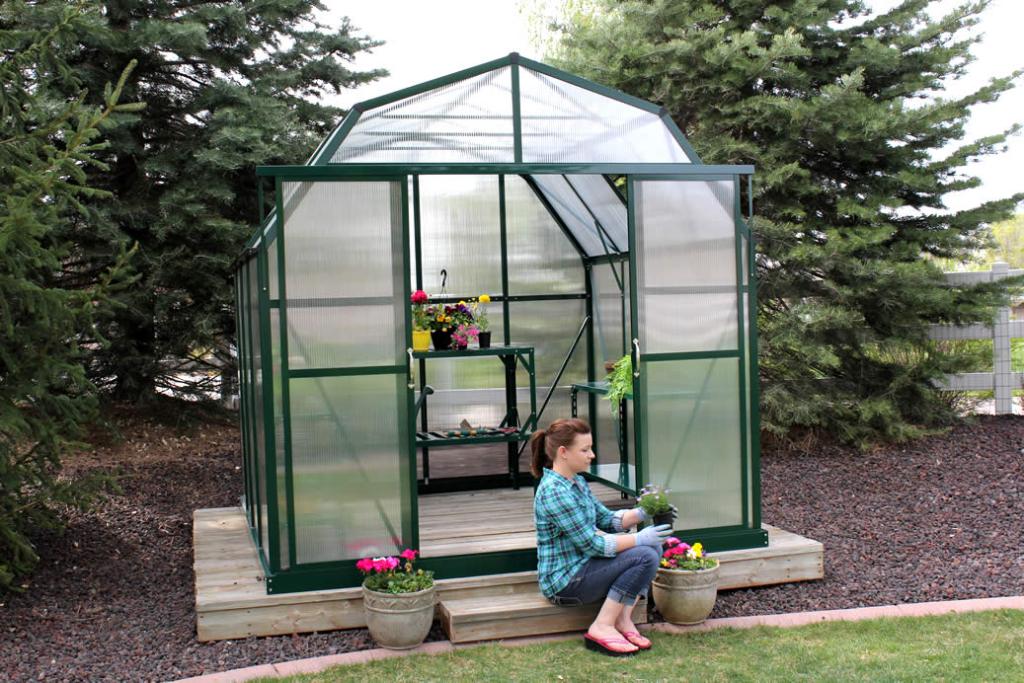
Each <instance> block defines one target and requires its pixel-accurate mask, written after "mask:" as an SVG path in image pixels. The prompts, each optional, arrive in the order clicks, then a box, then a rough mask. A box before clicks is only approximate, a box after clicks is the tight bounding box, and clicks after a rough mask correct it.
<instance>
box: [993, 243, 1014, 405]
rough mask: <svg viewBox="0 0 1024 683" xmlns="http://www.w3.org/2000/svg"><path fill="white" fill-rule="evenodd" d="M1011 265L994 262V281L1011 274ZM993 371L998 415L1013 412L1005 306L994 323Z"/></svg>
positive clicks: (1011, 375) (1007, 307)
mask: <svg viewBox="0 0 1024 683" xmlns="http://www.w3.org/2000/svg"><path fill="white" fill-rule="evenodd" d="M1009 270H1010V266H1009V265H1007V264H1005V263H1002V262H1001V261H997V262H996V263H993V264H992V281H993V282H995V281H996V280H1001V279H1003V278H1005V277H1006V276H1007V275H1008V274H1009ZM992 347H993V353H992V361H993V362H992V366H993V367H992V371H993V374H994V375H995V377H994V379H995V394H996V411H995V412H996V415H1008V414H1011V413H1012V412H1013V390H1014V389H1015V388H1016V387H1014V386H1013V384H1014V382H1013V368H1012V366H1011V362H1010V308H1009V306H1003V307H1002V308H1000V309H999V312H998V313H997V314H996V319H995V321H994V323H993V325H992Z"/></svg>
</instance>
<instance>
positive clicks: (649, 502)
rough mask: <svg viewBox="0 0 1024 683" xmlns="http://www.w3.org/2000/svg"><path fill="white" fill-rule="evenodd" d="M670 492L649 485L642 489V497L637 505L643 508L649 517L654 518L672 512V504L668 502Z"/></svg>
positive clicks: (660, 487) (638, 499)
mask: <svg viewBox="0 0 1024 683" xmlns="http://www.w3.org/2000/svg"><path fill="white" fill-rule="evenodd" d="M668 494H669V490H668V489H667V488H664V487H662V486H656V485H654V484H648V485H647V486H645V487H643V488H642V489H640V497H639V498H637V499H636V500H637V504H639V505H640V507H641V508H643V510H644V512H646V513H647V516H648V517H650V518H652V519H653V518H654V516H655V515H662V514H665V513H666V512H671V511H672V504H671V503H669V502H668Z"/></svg>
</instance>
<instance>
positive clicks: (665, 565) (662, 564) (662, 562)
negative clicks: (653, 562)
mask: <svg viewBox="0 0 1024 683" xmlns="http://www.w3.org/2000/svg"><path fill="white" fill-rule="evenodd" d="M661 566H662V567H667V566H668V560H666V559H665V558H662V560H661Z"/></svg>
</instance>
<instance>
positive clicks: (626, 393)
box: [605, 353, 633, 415]
mask: <svg viewBox="0 0 1024 683" xmlns="http://www.w3.org/2000/svg"><path fill="white" fill-rule="evenodd" d="M605 381H606V382H608V393H607V394H606V396H605V398H607V399H608V400H609V401H610V402H611V404H612V414H613V415H618V414H619V404H620V403H622V399H624V398H627V397H632V396H633V359H632V358H630V357H629V354H628V353H627V354H626V355H625V356H623V357H622V358H620V359H619V360H617V361H616V362H615V365H614V366H612V371H611V372H609V373H608V376H607V377H605Z"/></svg>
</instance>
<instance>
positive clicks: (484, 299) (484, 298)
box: [480, 294, 491, 304]
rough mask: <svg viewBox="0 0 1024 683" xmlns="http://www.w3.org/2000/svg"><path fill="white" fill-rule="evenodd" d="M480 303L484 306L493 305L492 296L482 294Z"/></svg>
mask: <svg viewBox="0 0 1024 683" xmlns="http://www.w3.org/2000/svg"><path fill="white" fill-rule="evenodd" d="M480 303H482V304H489V303H491V297H490V295H488V294H481V295H480Z"/></svg>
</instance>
